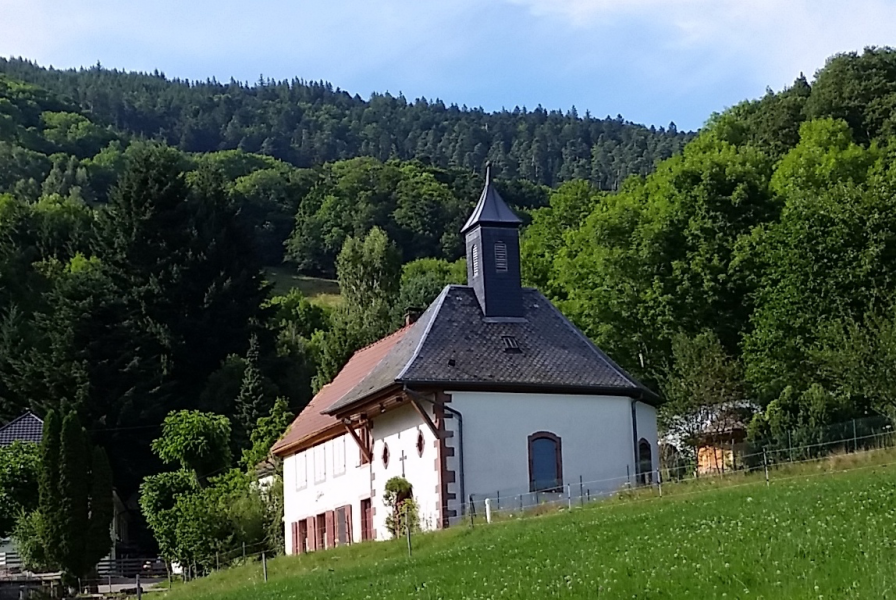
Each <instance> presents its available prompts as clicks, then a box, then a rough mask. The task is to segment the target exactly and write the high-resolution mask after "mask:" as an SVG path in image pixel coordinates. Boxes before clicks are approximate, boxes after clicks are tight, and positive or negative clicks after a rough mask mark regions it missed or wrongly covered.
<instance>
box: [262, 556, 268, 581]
mask: <svg viewBox="0 0 896 600" xmlns="http://www.w3.org/2000/svg"><path fill="white" fill-rule="evenodd" d="M261 569H262V571H264V582H265V583H267V582H268V558H267V555H266V554H265V552H264V550H262V551H261Z"/></svg>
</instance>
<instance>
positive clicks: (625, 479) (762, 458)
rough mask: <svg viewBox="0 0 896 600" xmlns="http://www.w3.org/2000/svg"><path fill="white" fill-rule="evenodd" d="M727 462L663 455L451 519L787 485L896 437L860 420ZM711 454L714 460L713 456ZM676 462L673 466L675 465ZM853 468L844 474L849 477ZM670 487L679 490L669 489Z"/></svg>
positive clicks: (476, 504)
mask: <svg viewBox="0 0 896 600" xmlns="http://www.w3.org/2000/svg"><path fill="white" fill-rule="evenodd" d="M717 445H718V447H719V449H720V450H724V452H720V453H719V456H721V457H722V458H721V460H720V461H719V462H718V464H717V465H716V468H713V469H711V470H710V471H709V472H703V473H701V472H700V471H699V469H698V468H697V467H698V465H697V460H696V457H695V456H690V457H681V455H674V454H671V453H666V454H663V453H661V454H660V459H661V460H660V465H659V468H658V469H656V470H652V471H649V472H642V473H637V472H635V473H632V472H631V469H630V468H627V469H626V473H625V474H621V473H620V474H619V475H618V476H616V477H608V478H603V479H590V480H586V479H584V478H583V477H582V476H578V477H575V478H573V479H566V480H564V481H562V482H558V483H559V485H557V486H556V487H555V488H553V489H552V490H550V491H531V490H528V489H520V488H516V489H504V490H495V491H493V492H486V493H481V492H480V493H475V494H470V495H469V496H468V497H467V498H466V499H465V502H464V504H463V506H462V507H461V506H460V505H459V503H453V504H450V505H449V506H448V507H446V508H449V509H455V510H456V509H458V508H461V510H456V512H457V515H456V516H453V517H451V518H450V519H449V525H450V526H458V525H464V524H466V525H475V524H476V523H478V522H480V521H485V522H491V521H493V520H495V519H506V518H514V517H519V516H527V515H533V514H539V513H543V512H551V511H553V510H557V509H563V508H566V509H571V508H574V507H576V506H584V505H585V504H588V503H591V502H594V501H599V500H606V499H609V498H614V497H619V496H627V495H628V496H639V497H643V498H647V497H656V498H661V497H662V496H663V494H664V487H665V493H666V494H667V495H668V494H669V492H670V491H675V492H680V491H681V490H685V491H688V492H692V493H698V492H702V491H705V490H707V489H709V488H711V487H712V485H707V486H706V487H703V486H700V485H695V484H700V483H706V484H714V483H720V482H722V481H726V480H728V481H727V482H728V483H730V480H731V479H732V478H738V477H740V478H744V479H745V480H746V479H747V478H749V477H752V478H753V479H752V480H751V481H756V480H757V478H758V481H760V482H761V481H762V480H763V479H764V480H765V481H766V483H771V482H772V481H774V480H775V479H778V478H789V477H792V476H793V475H794V473H795V472H796V470H798V469H799V468H800V466H801V465H806V464H811V463H824V462H825V461H831V460H832V459H839V458H841V457H842V458H849V457H853V458H857V457H867V455H868V454H870V453H873V452H875V451H880V450H884V449H887V448H893V447H896V431H894V427H893V423H892V421H891V420H890V419H888V418H886V417H882V416H875V417H869V418H866V419H855V420H851V421H846V422H844V423H837V424H834V425H830V426H826V427H820V428H810V427H804V428H799V429H796V430H791V431H786V432H782V433H781V434H780V435H777V436H772V437H769V438H768V439H764V440H759V441H740V442H736V441H735V442H728V443H721V444H717ZM713 455H716V453H715V452H713ZM670 458H673V459H674V460H669V459H670ZM848 468H849V465H845V468H843V469H841V470H848ZM670 486H674V488H671V489H670Z"/></svg>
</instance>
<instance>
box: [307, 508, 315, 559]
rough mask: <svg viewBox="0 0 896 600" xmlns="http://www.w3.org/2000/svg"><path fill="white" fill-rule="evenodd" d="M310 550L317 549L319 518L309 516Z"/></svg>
mask: <svg viewBox="0 0 896 600" xmlns="http://www.w3.org/2000/svg"><path fill="white" fill-rule="evenodd" d="M307 523H308V551H309V552H314V551H315V550H317V519H315V518H314V517H308V520H307Z"/></svg>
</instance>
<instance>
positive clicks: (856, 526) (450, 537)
mask: <svg viewBox="0 0 896 600" xmlns="http://www.w3.org/2000/svg"><path fill="white" fill-rule="evenodd" d="M892 459H893V455H892V454H890V453H887V454H882V455H878V456H877V457H876V458H874V457H872V458H871V459H860V460H857V459H847V460H846V461H845V463H844V464H845V466H849V467H850V468H851V469H852V470H850V471H847V472H829V473H825V472H823V471H824V469H828V470H833V469H836V468H841V467H842V466H844V464H839V463H826V464H824V465H822V466H821V467H819V466H818V465H813V466H808V467H806V468H803V469H802V470H801V471H800V472H799V473H796V472H786V471H785V472H783V473H775V474H774V477H773V481H772V484H771V486H769V487H766V485H765V481H764V477H762V475H761V474H759V475H758V476H752V477H740V478H738V477H735V478H732V479H729V480H727V481H726V482H725V483H723V484H721V485H719V484H717V483H706V482H704V483H702V484H699V485H697V486H688V485H677V486H664V488H665V492H666V493H665V496H664V497H663V498H658V497H656V496H652V495H647V494H646V493H640V494H636V495H633V496H632V497H630V498H628V499H619V500H613V501H608V502H603V503H595V504H592V505H589V506H586V507H584V508H574V509H573V510H572V511H567V510H561V511H559V512H555V513H553V514H548V515H544V516H539V517H531V518H524V519H508V520H506V521H503V522H496V523H493V524H491V525H485V524H478V525H477V526H476V527H475V528H473V529H470V528H469V527H463V526H458V527H456V528H453V529H450V530H448V531H444V532H438V533H432V534H420V535H416V536H415V537H414V553H413V557H412V558H408V556H407V546H406V542H405V541H404V540H399V541H394V542H382V543H368V544H359V545H355V546H351V547H348V548H338V549H336V550H332V551H327V552H318V553H315V554H310V555H305V556H300V557H282V558H278V559H276V560H273V561H269V563H268V568H269V576H270V580H269V582H268V583H264V582H263V580H262V571H261V566H260V565H259V564H257V563H253V564H249V565H244V566H241V567H235V568H231V569H228V570H225V571H221V572H218V573H215V574H213V575H211V576H209V577H207V578H205V579H201V580H198V581H196V582H193V583H190V584H187V585H184V586H178V587H176V588H175V590H174V591H173V592H171V593H170V595H169V596H170V600H179V599H180V598H184V599H186V598H190V599H203V598H206V599H215V600H225V599H228V600H229V599H233V600H236V599H244V598H253V599H261V600H263V599H271V600H273V599H287V598H296V599H323V598H328V599H329V598H353V599H374V598H389V599H392V598H426V599H429V598H432V599H436V598H442V599H449V598H470V599H485V598H639V599H646V598H676V599H677V598H701V599H702V598H764V599H769V600H772V599H794V598H800V599H802V598H813V599H819V598H828V599H842V598H863V599H878V598H893V597H896V569H894V564H896V464H894V463H893V462H892ZM710 488H714V489H710ZM651 494H652V492H651Z"/></svg>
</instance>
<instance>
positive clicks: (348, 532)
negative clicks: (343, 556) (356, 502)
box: [345, 504, 355, 544]
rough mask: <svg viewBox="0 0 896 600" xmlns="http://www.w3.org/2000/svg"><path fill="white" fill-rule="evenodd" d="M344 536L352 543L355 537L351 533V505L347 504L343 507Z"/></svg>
mask: <svg viewBox="0 0 896 600" xmlns="http://www.w3.org/2000/svg"><path fill="white" fill-rule="evenodd" d="M345 537H346V538H347V539H348V543H349V544H353V543H354V541H355V538H354V536H353V534H352V505H351V504H349V505H348V506H346V507H345Z"/></svg>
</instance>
